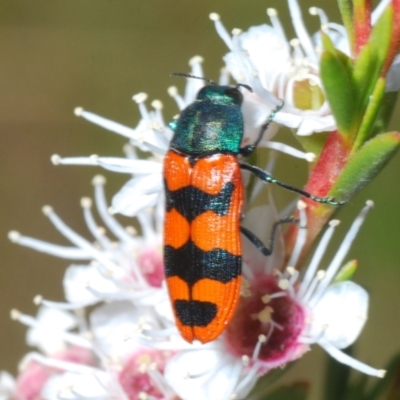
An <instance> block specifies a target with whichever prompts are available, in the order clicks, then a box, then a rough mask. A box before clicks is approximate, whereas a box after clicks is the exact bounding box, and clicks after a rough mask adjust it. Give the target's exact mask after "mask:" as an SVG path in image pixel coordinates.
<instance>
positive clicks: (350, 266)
mask: <svg viewBox="0 0 400 400" xmlns="http://www.w3.org/2000/svg"><path fill="white" fill-rule="evenodd" d="M357 267H358V261H357V260H351V261H349V262H347V263H346V264H345V265H343V267H342V268H340V270H339V272H338V273H337V274H336V276H335V279H334V280H333V283H339V282H344V281H349V280H350V279H352V278H353V276H354V274H355V272H356V270H357Z"/></svg>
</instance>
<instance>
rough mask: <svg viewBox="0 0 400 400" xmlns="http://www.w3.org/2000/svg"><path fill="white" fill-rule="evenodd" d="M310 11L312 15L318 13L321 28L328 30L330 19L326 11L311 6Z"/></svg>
mask: <svg viewBox="0 0 400 400" xmlns="http://www.w3.org/2000/svg"><path fill="white" fill-rule="evenodd" d="M308 11H309V13H310V14H311V15H316V16H318V17H319V20H320V24H321V30H323V31H326V29H327V28H328V24H329V20H328V16H327V15H326V13H325V11H324V10H323V9H322V8H318V7H310V8H309V10H308Z"/></svg>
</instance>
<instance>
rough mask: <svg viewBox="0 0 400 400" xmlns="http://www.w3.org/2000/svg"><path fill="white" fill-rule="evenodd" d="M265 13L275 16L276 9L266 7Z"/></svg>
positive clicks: (276, 13)
mask: <svg viewBox="0 0 400 400" xmlns="http://www.w3.org/2000/svg"><path fill="white" fill-rule="evenodd" d="M267 15H268V16H269V17H277V16H278V11H277V10H276V9H275V8H267Z"/></svg>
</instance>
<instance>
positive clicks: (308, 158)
mask: <svg viewBox="0 0 400 400" xmlns="http://www.w3.org/2000/svg"><path fill="white" fill-rule="evenodd" d="M316 157H317V156H316V155H315V153H306V154H305V156H304V158H305V160H306V161H308V162H313V161H314V160H315V158H316Z"/></svg>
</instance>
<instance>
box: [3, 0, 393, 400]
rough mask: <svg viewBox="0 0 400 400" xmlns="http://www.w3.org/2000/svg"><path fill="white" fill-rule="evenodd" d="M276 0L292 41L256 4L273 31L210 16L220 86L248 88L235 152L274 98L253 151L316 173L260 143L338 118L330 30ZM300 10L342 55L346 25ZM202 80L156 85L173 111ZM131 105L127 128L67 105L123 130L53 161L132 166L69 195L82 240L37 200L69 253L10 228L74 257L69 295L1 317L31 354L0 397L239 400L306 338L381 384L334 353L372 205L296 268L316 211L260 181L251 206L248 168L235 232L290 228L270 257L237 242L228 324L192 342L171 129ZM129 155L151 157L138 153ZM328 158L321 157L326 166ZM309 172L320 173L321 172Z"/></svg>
mask: <svg viewBox="0 0 400 400" xmlns="http://www.w3.org/2000/svg"><path fill="white" fill-rule="evenodd" d="M387 3H388V2H382V3H381V5H380V6H379V7H378V8H377V10H376V11H375V12H374V14H373V17H372V20H373V21H376V20H377V19H378V17H379V16H380V15H383V14H384V12H385V11H384V10H385V7H389V6H390V5H389V6H388V4H387ZM288 4H289V9H290V12H291V15H292V20H293V25H294V28H295V31H296V34H297V35H298V38H296V39H294V40H292V41H290V42H288V41H287V39H286V36H285V33H284V31H283V28H282V26H281V23H280V21H279V18H278V15H277V12H276V10H273V9H268V10H267V12H268V15H269V16H270V19H271V26H269V25H264V26H261V27H252V28H250V29H249V30H248V32H245V33H241V31H239V30H237V29H235V30H234V31H233V36H231V35H230V34H228V32H227V31H226V29H225V28H224V26H223V25H222V23H221V22H220V19H219V16H218V15H217V14H215V13H213V14H211V15H210V17H211V19H212V20H213V21H214V22H215V26H216V29H217V32H218V33H219V35H220V36H221V38H222V39H223V40H224V41H225V43H226V44H227V46H228V48H229V53H228V54H227V55H226V56H225V57H224V60H225V62H226V68H225V69H223V71H222V73H221V77H220V81H219V82H220V84H224V85H226V84H228V83H229V77H230V76H232V77H233V78H234V79H235V80H236V81H238V82H240V83H242V84H246V85H249V86H250V87H251V88H252V89H253V92H250V91H244V98H245V101H244V104H243V114H244V121H245V125H244V139H243V144H244V145H245V144H249V143H253V142H254V141H255V138H256V136H255V135H256V134H257V133H258V132H259V130H260V126H262V125H263V124H264V123H265V121H266V120H267V119H268V116H269V114H270V113H271V110H272V109H273V108H275V106H276V104H278V101H279V100H278V99H284V100H285V105H284V108H283V110H282V111H281V112H279V113H278V114H277V116H276V118H275V122H276V123H277V124H276V123H275V124H272V125H273V126H271V128H270V129H269V130H268V131H267V132H266V134H265V135H264V138H263V140H262V141H261V142H260V146H262V147H266V148H269V149H274V150H279V151H282V152H284V153H286V154H289V155H291V156H295V157H299V158H302V159H304V160H306V161H308V162H311V163H313V165H314V166H315V165H318V163H321V158H322V155H321V154H323V151H322V152H319V151H315V152H312V151H307V149H305V151H301V150H298V149H294V148H291V147H289V146H287V145H286V144H284V143H279V142H272V141H271V140H270V139H271V138H272V137H273V136H274V134H275V133H276V131H277V127H278V124H280V125H285V126H287V127H290V128H296V129H297V134H298V135H300V136H301V135H311V133H314V132H321V131H333V132H336V130H337V129H338V125H339V124H338V123H337V117H336V115H335V112H334V111H335V110H333V111H331V108H330V99H329V96H330V95H329V93H328V92H326V91H325V87H324V84H323V79H322V78H321V73H322V72H321V71H320V66H319V62H320V59H321V57H323V50H322V46H323V41H324V40H325V41H326V40H327V39H323V38H322V36H321V35H320V34H319V33H318V34H316V35H314V36H313V37H311V36H310V35H308V33H307V31H306V28H305V25H304V22H303V20H302V18H301V12H300V8H299V6H298V3H297V1H296V0H288ZM310 12H311V13H312V14H313V15H318V16H319V18H320V20H321V27H322V30H323V32H324V34H325V35H327V36H328V39H329V40H330V41H331V42H332V43H333V44H334V48H335V49H336V50H337V51H339V50H340V51H342V52H343V54H348V55H350V54H351V53H352V47H351V41H349V40H348V33H346V31H345V28H344V27H342V26H341V25H338V24H333V23H330V22H329V21H328V20H327V17H326V15H325V13H324V12H323V11H322V10H321V9H318V8H315V7H314V8H312V9H311V10H310ZM269 60H273V62H270V61H269ZM392 61H393V60H392ZM201 63H202V59H201V57H198V56H196V57H194V58H192V59H191V60H190V63H189V65H190V66H191V74H192V75H194V76H196V77H199V78H202V77H203V72H202V68H201ZM396 65H397V60H395V61H394V62H393V63H392V64H391V65H389V67H388V70H389V75H388V78H387V86H386V89H387V90H395V88H397V86H398V82H395V81H396V68H397V67H396ZM203 85H204V81H202V80H201V79H188V80H187V85H186V90H185V95H184V96H180V95H179V93H178V90H177V89H176V88H175V87H171V88H169V89H168V93H169V94H170V95H171V96H172V97H173V98H174V100H175V101H176V103H177V105H178V108H179V110H182V109H184V108H185V107H186V106H187V105H189V104H190V103H192V102H193V101H195V99H196V94H197V92H198V90H199V89H200V88H201V87H202V86H203ZM396 90H397V89H396ZM133 100H134V101H135V102H136V103H137V104H138V107H139V110H140V114H141V119H140V121H139V123H138V125H137V127H136V128H130V127H126V126H124V125H121V124H119V123H117V122H114V121H111V120H108V119H106V118H103V117H100V116H98V115H95V114H93V113H91V112H88V111H85V110H83V109H82V108H77V109H75V114H76V115H77V116H80V117H83V118H84V119H86V120H88V121H90V122H92V123H95V124H97V125H99V126H101V127H103V128H105V129H107V130H109V131H112V132H115V133H117V134H119V135H122V136H124V137H126V138H127V139H128V143H127V145H126V146H125V147H124V151H125V157H101V156H90V157H79V158H78V157H70V158H62V157H60V156H58V155H54V156H53V157H52V162H53V163H54V164H56V165H58V164H63V165H71V164H75V165H92V166H99V167H102V168H104V169H107V170H110V171H114V172H117V173H124V174H128V175H129V177H130V179H129V180H128V181H127V183H126V184H125V185H124V186H123V187H122V189H121V190H120V191H119V192H118V193H117V194H116V195H115V196H114V197H113V199H112V204H111V206H109V205H108V203H107V200H106V196H105V192H104V184H105V179H104V178H103V177H102V176H96V177H95V178H94V179H93V185H94V204H95V208H96V213H97V216H96V214H95V213H93V211H92V200H91V199H89V198H84V199H82V201H81V206H82V208H83V217H84V220H85V222H86V225H87V227H88V229H89V231H90V233H91V235H92V237H91V238H90V239H87V238H85V237H83V236H81V235H80V234H79V233H77V232H75V231H73V230H72V229H71V228H70V227H69V226H68V225H67V224H66V223H65V222H64V221H63V220H62V219H61V218H60V217H59V216H58V215H57V214H56V213H55V211H54V210H53V209H52V208H51V207H49V206H46V207H44V208H43V212H44V214H45V216H46V217H47V218H48V219H49V221H50V222H51V223H52V224H53V225H54V227H55V229H57V230H58V231H59V232H60V233H61V234H62V235H63V236H64V237H65V238H66V239H68V241H69V242H70V243H71V245H70V246H61V245H58V244H53V243H48V242H44V241H41V240H38V239H34V238H31V237H27V236H24V235H21V234H20V233H19V232H16V231H13V232H10V234H9V238H10V240H11V241H12V242H15V243H18V244H19V245H22V246H26V247H29V248H32V249H35V250H37V251H41V252H45V253H48V254H50V255H53V256H57V257H61V258H64V259H68V260H71V262H72V264H71V265H69V266H68V268H67V269H66V271H65V275H64V279H63V287H64V293H65V299H66V301H65V302H54V301H50V300H47V299H44V298H43V297H42V296H36V297H35V302H36V304H37V305H38V306H40V308H39V311H38V314H37V316H36V317H32V316H28V315H25V314H23V313H21V312H20V311H17V310H13V311H12V312H11V316H12V318H13V319H15V320H18V321H19V322H21V323H22V324H25V325H26V326H27V327H28V331H27V339H26V340H27V343H28V345H30V346H33V347H36V348H37V351H34V352H31V353H29V354H27V355H26V356H25V358H24V359H23V360H22V361H21V363H20V368H19V369H20V372H19V375H18V376H17V378H15V379H14V378H13V377H12V376H11V375H9V374H8V373H6V372H2V373H1V374H0V399H5V400H17V399H18V400H25V399H35V400H41V399H46V400H64V399H75V400H84V399H98V400H99V399H104V400H106V399H110V400H111V399H114V400H115V399H121V400H124V399H126V400H154V399H167V400H177V399H183V400H229V399H243V398H246V396H247V395H248V394H249V393H250V392H251V390H252V389H253V388H254V386H255V385H256V383H257V381H258V379H259V378H260V377H261V376H263V375H265V374H267V373H268V372H270V371H271V370H274V369H276V368H279V367H281V368H283V367H284V366H285V365H286V364H287V363H289V362H292V361H294V360H296V359H298V358H300V357H302V356H303V355H304V354H305V353H306V352H307V351H308V350H309V348H310V345H312V344H318V345H320V346H321V347H322V348H324V349H325V351H326V352H327V353H329V354H330V355H331V356H332V357H333V358H335V359H336V360H338V361H339V362H340V363H343V364H346V365H348V366H350V367H352V368H354V369H356V370H359V371H361V372H363V373H365V374H368V375H373V376H378V377H382V376H383V375H384V371H383V370H380V369H376V368H373V367H371V366H369V365H367V364H364V363H363V362H361V361H358V360H356V359H355V358H353V357H351V356H349V355H348V354H346V353H345V352H343V351H342V349H344V348H346V347H348V346H349V345H351V344H352V343H354V341H355V340H356V339H357V337H358V335H359V334H360V332H361V330H362V328H363V326H364V324H365V322H366V319H367V314H368V301H369V296H368V294H367V292H366V291H365V290H364V289H363V288H362V287H360V286H359V285H357V284H356V283H354V282H352V281H351V277H352V276H353V273H354V271H355V269H356V265H357V262H356V261H354V260H353V261H349V262H346V260H345V258H346V256H347V254H348V251H349V249H350V246H351V244H352V242H353V240H354V239H355V237H356V235H357V232H358V231H359V229H360V227H361V225H362V223H363V222H364V219H365V217H366V215H367V213H368V211H369V210H370V209H371V207H372V206H373V203H372V201H368V202H367V203H366V206H365V207H364V208H363V209H362V210H361V212H360V214H359V215H358V217H357V218H356V219H355V221H354V222H353V224H352V225H351V227H350V229H349V231H348V233H347V234H346V236H345V237H344V239H343V241H342V244H341V245H340V246H339V248H338V250H337V252H336V254H335V256H334V257H333V259H332V260H331V262H330V263H329V264H328V265H326V266H323V265H321V264H322V260H323V256H324V253H325V250H326V248H327V247H328V244H329V242H330V240H331V238H332V236H333V233H334V231H335V229H336V227H337V226H338V225H339V221H338V220H333V219H331V220H330V221H329V223H328V224H327V225H328V226H327V228H326V230H325V232H324V233H323V235H322V237H321V239H320V241H319V243H318V245H317V247H316V249H315V251H314V254H313V255H312V256H311V257H310V261H309V263H308V265H307V266H304V265H303V268H302V270H300V268H299V267H300V266H301V263H302V262H303V257H304V252H305V251H307V249H308V247H309V245H310V240H309V238H310V235H311V236H312V237H313V238H315V236H316V234H317V233H318V232H319V231H316V228H315V226H316V225H315V224H313V220H312V218H314V219H315V218H316V217H315V215H316V214H315V213H314V214H310V212H309V209H310V205H309V203H306V202H304V201H302V200H299V201H296V202H294V203H292V204H289V205H288V206H287V207H277V206H276V205H275V202H274V199H273V197H272V194H271V192H270V191H269V190H268V188H267V189H266V194H267V197H268V199H269V202H268V204H267V205H262V206H258V207H256V206H253V202H252V201H251V200H252V199H253V198H255V197H256V195H257V194H258V192H259V191H260V190H261V186H259V185H257V184H255V185H253V184H248V183H249V182H250V183H251V181H250V180H248V179H247V177H246V176H245V177H244V179H245V181H246V182H245V183H246V184H248V185H247V188H248V194H249V195H250V196H249V198H248V206H247V209H246V218H245V219H244V222H243V223H244V225H245V226H248V227H249V228H250V227H251V230H252V231H253V232H255V233H256V234H257V236H258V237H259V238H260V239H262V240H264V241H266V240H268V237H269V235H270V233H271V232H272V230H273V229H274V227H275V223H276V221H278V220H279V219H281V218H283V217H286V216H287V214H290V213H296V215H297V217H298V219H299V222H298V224H297V228H296V230H294V231H293V232H289V233H290V235H286V236H285V235H284V234H283V233H282V231H281V230H280V228H278V229H277V230H276V235H275V246H274V251H273V254H272V255H271V256H269V257H265V256H264V255H263V254H261V253H260V251H259V249H257V248H256V247H255V246H254V244H253V243H250V241H249V240H247V238H245V237H243V238H242V247H243V265H242V270H243V271H242V274H243V282H242V288H241V296H240V301H239V306H238V309H237V311H236V314H235V315H234V317H233V320H232V321H231V323H230V324H229V326H228V327H227V329H226V330H225V332H224V333H223V334H222V335H221V336H220V337H219V338H218V339H217V340H215V341H213V342H211V343H207V344H200V343H197V342H195V343H193V344H189V343H187V342H185V341H184V340H183V339H182V338H181V336H180V335H179V332H178V330H177V328H176V326H175V322H174V316H173V312H172V309H171V306H170V302H169V297H168V292H167V289H166V284H165V278H164V272H163V270H164V268H163V267H164V265H163V256H162V235H163V233H162V226H163V219H164V194H163V186H162V177H161V174H162V162H163V157H164V155H165V153H166V151H167V150H168V148H169V142H170V140H171V138H172V136H173V131H172V129H171V128H170V127H169V126H168V125H167V124H166V123H165V122H164V117H163V114H162V103H161V102H160V101H158V100H155V101H153V102H152V103H151V106H152V109H148V108H147V106H146V100H147V95H145V94H144V93H139V94H137V95H135V96H133ZM137 149H138V150H140V151H141V152H144V153H145V154H146V155H147V157H146V158H139V157H138V154H137V152H136V150H137ZM380 155H381V156H382V154H380ZM385 160H386V159H385ZM328 161H329V159H323V160H322V162H324V163H325V164H326V163H328ZM272 164H273V163H271V164H270V165H268V166H267V168H266V170H267V171H270V170H271V169H272V168H273V165H272ZM343 168H344V167H343ZM318 176H319V179H320V180H322V181H323V180H324V179H328V177H327V176H323V175H321V174H320V175H318ZM314 179H315V177H314ZM322 183H324V181H323V182H322ZM333 183H334V182H329V184H333ZM317 195H319V193H317ZM324 195H325V193H324ZM117 213H120V214H124V215H127V216H131V217H134V218H135V223H136V226H137V227H138V228H139V229H137V228H134V227H133V226H129V227H124V226H122V225H121V223H120V222H119V221H118V219H117V218H116V217H115V215H114V214H117ZM310 217H311V219H310ZM99 218H100V220H101V222H100V223H99V222H98V219H99ZM322 225H323V224H322ZM310 230H312V232H311V233H310ZM288 243H289V245H288ZM289 247H290V252H288V251H287V249H288V248H289Z"/></svg>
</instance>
